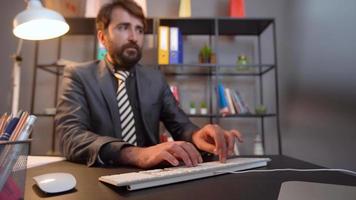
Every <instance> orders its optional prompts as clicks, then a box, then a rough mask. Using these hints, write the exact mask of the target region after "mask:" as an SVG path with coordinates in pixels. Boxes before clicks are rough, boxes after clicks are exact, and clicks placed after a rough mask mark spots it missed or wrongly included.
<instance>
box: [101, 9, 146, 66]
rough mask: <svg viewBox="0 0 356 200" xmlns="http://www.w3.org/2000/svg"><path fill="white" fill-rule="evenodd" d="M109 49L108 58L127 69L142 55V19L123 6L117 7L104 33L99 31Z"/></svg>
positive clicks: (102, 40)
mask: <svg viewBox="0 0 356 200" xmlns="http://www.w3.org/2000/svg"><path fill="white" fill-rule="evenodd" d="M98 34H99V35H98V36H99V39H100V41H101V42H102V43H103V44H104V46H105V47H106V49H107V51H108V59H109V61H110V62H112V63H114V64H118V65H120V66H122V67H124V68H126V69H130V68H131V67H133V66H134V65H135V64H136V63H137V62H138V61H139V60H140V59H141V56H142V45H143V38H144V28H143V24H142V22H141V20H140V19H139V18H136V17H135V16H133V15H131V14H130V13H128V12H127V11H126V10H124V9H122V8H120V7H119V8H115V9H114V10H113V11H112V14H111V22H110V24H109V26H108V28H107V30H106V31H105V32H104V33H98ZM100 34H101V35H100Z"/></svg>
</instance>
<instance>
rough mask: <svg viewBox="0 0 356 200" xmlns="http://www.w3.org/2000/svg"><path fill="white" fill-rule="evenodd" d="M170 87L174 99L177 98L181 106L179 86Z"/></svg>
mask: <svg viewBox="0 0 356 200" xmlns="http://www.w3.org/2000/svg"><path fill="white" fill-rule="evenodd" d="M169 87H170V89H171V92H172V94H173V96H174V98H175V99H176V101H177V104H179V101H180V96H179V89H178V86H177V85H170V86H169Z"/></svg>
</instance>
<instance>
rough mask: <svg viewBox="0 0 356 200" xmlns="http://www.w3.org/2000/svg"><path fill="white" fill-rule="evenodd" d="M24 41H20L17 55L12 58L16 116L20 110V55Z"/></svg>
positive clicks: (12, 109) (13, 98) (14, 110)
mask: <svg viewBox="0 0 356 200" xmlns="http://www.w3.org/2000/svg"><path fill="white" fill-rule="evenodd" d="M22 43H23V40H22V39H19V41H18V44H17V50H16V54H15V55H13V56H12V60H13V62H14V68H13V74H12V83H13V85H12V89H13V90H12V91H13V93H12V108H11V112H12V114H14V115H16V114H17V112H18V110H19V100H20V79H21V68H20V63H21V61H22V57H21V55H20V53H21V50H22Z"/></svg>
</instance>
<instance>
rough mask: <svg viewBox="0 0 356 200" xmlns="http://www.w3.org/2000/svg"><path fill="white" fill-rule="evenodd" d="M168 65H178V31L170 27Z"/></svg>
mask: <svg viewBox="0 0 356 200" xmlns="http://www.w3.org/2000/svg"><path fill="white" fill-rule="evenodd" d="M169 36H170V37H169V41H170V42H169V63H170V64H178V63H179V29H178V28H177V27H170V29H169Z"/></svg>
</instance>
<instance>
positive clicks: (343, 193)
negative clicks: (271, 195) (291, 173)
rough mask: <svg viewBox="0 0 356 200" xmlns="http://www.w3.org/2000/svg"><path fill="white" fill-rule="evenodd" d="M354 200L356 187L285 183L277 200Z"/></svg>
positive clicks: (296, 182) (299, 182)
mask: <svg viewBox="0 0 356 200" xmlns="http://www.w3.org/2000/svg"><path fill="white" fill-rule="evenodd" d="M301 199H303V200H311V199H313V200H331V199H332V200H334V199H340V200H355V199H356V186H346V185H334V184H326V183H315V182H304V181H287V182H283V183H282V186H281V189H280V191H279V195H278V200H301Z"/></svg>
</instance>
